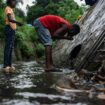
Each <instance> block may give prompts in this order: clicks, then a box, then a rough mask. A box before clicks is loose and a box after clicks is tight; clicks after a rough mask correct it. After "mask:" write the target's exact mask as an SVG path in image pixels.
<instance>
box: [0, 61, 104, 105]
mask: <svg viewBox="0 0 105 105" xmlns="http://www.w3.org/2000/svg"><path fill="white" fill-rule="evenodd" d="M15 66H16V68H17V71H16V74H14V75H4V74H3V73H1V75H0V105H96V104H97V105H103V102H102V101H100V100H97V98H93V97H92V98H89V97H88V95H87V94H85V93H82V94H81V93H78V94H75V93H63V92H58V91H57V90H56V89H55V88H54V87H53V85H54V84H55V83H56V82H57V81H58V80H59V79H60V78H61V77H63V76H64V73H45V72H44V70H43V68H42V67H40V66H39V65H37V63H35V62H27V63H25V62H24V63H22V62H21V63H17V64H15ZM98 103H99V104H98Z"/></svg>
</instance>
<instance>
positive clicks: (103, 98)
mask: <svg viewBox="0 0 105 105" xmlns="http://www.w3.org/2000/svg"><path fill="white" fill-rule="evenodd" d="M97 98H98V99H101V100H105V94H99V95H97Z"/></svg>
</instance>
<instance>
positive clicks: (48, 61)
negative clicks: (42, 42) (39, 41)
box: [45, 45, 54, 70]
mask: <svg viewBox="0 0 105 105" xmlns="http://www.w3.org/2000/svg"><path fill="white" fill-rule="evenodd" d="M45 56H46V70H51V69H53V68H54V67H53V61H52V46H50V45H46V46H45Z"/></svg>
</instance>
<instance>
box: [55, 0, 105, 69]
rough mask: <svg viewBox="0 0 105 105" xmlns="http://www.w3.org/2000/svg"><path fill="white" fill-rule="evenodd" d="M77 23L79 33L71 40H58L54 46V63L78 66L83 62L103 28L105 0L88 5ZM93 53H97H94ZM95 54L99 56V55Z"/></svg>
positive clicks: (104, 24) (104, 25)
mask: <svg viewBox="0 0 105 105" xmlns="http://www.w3.org/2000/svg"><path fill="white" fill-rule="evenodd" d="M78 24H79V25H80V27H81V32H80V34H78V35H77V36H75V37H74V40H73V41H68V40H60V41H58V43H57V45H56V48H55V49H54V50H53V58H54V62H55V64H56V65H58V66H69V67H70V66H72V65H73V66H74V67H76V68H78V66H79V65H80V64H81V63H83V62H84V59H86V56H87V55H88V53H89V52H90V51H91V49H93V47H94V44H95V43H96V42H97V40H98V39H99V37H100V36H102V33H103V31H104V30H105V0H99V1H98V2H97V3H96V4H95V5H94V6H92V7H90V8H89V9H88V10H87V11H86V12H85V13H84V15H83V16H82V18H81V20H80V21H79V22H78ZM101 47H103V45H102V46H100V48H101ZM104 48H105V46H104ZM95 55H97V54H96V53H95ZM97 56H98V57H99V55H97ZM94 58H97V57H96V56H95V57H94ZM94 58H92V60H93V59H94ZM103 58H104V57H103ZM97 59H98V58H97ZM101 60H102V59H101Z"/></svg>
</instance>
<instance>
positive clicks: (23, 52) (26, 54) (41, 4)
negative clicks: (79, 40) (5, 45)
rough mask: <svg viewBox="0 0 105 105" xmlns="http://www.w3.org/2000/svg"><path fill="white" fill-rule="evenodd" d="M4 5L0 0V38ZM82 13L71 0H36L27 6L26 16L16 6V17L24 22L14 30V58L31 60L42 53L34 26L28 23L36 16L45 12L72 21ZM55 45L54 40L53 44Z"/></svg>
mask: <svg viewBox="0 0 105 105" xmlns="http://www.w3.org/2000/svg"><path fill="white" fill-rule="evenodd" d="M19 2H21V3H23V2H22V0H19ZM5 6H6V4H5V3H3V0H0V40H4V38H5V35H4V27H5V16H4V8H5ZM82 13H83V9H82V8H81V7H79V6H78V5H77V4H76V3H75V2H74V1H73V0H36V3H34V5H33V6H31V7H28V13H27V16H25V15H24V12H23V11H22V10H21V9H19V8H16V9H15V15H16V19H17V20H18V21H21V22H23V23H25V24H26V25H24V26H23V27H18V28H17V31H16V40H15V47H14V52H15V56H16V57H15V58H16V60H24V59H28V60H30V59H31V60H32V59H35V57H38V58H40V57H42V56H43V55H44V47H43V45H42V44H41V43H40V42H39V39H38V36H37V34H36V32H35V30H34V28H33V27H31V26H30V25H29V24H32V23H33V21H34V20H35V19H36V18H38V17H40V16H43V15H46V14H54V15H59V16H62V17H63V18H65V19H67V20H69V21H70V22H71V23H73V22H75V20H76V18H77V16H78V15H81V14H82ZM27 23H28V24H27ZM55 45H56V41H55V42H54V46H55ZM1 46H2V45H1ZM1 53H3V52H1Z"/></svg>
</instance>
